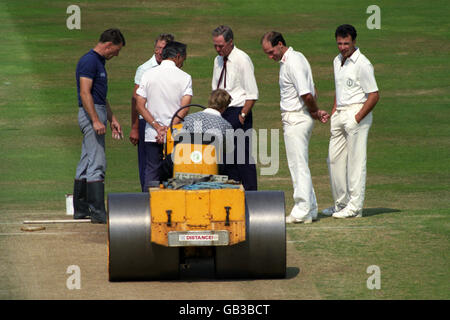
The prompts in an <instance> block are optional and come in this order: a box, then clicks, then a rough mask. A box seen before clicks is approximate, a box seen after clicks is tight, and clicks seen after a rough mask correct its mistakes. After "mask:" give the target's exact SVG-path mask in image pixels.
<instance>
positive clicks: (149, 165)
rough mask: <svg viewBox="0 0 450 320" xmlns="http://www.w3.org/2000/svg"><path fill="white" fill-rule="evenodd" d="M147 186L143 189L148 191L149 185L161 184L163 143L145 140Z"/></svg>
mask: <svg viewBox="0 0 450 320" xmlns="http://www.w3.org/2000/svg"><path fill="white" fill-rule="evenodd" d="M144 145H145V154H146V161H145V186H144V190H143V191H147V188H148V187H149V186H154V185H155V184H157V185H159V181H160V178H159V167H160V166H161V162H162V157H163V145H162V144H159V143H156V142H145V143H144Z"/></svg>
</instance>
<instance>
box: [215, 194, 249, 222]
mask: <svg viewBox="0 0 450 320" xmlns="http://www.w3.org/2000/svg"><path fill="white" fill-rule="evenodd" d="M210 192H211V195H210V199H211V201H210V203H211V204H210V208H211V213H212V215H213V217H212V220H213V221H225V220H226V209H225V207H230V216H229V219H230V221H245V193H244V190H241V189H213V190H210Z"/></svg>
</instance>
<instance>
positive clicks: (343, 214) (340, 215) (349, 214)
mask: <svg viewBox="0 0 450 320" xmlns="http://www.w3.org/2000/svg"><path fill="white" fill-rule="evenodd" d="M353 217H357V218H360V217H362V210H358V211H353V210H351V209H349V208H347V207H345V208H344V209H342V210H340V211H337V212H335V213H333V218H337V219H345V218H353Z"/></svg>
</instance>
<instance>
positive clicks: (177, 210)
mask: <svg viewBox="0 0 450 320" xmlns="http://www.w3.org/2000/svg"><path fill="white" fill-rule="evenodd" d="M150 209H151V211H150V212H151V216H152V222H156V223H158V222H167V220H168V216H167V210H172V213H171V221H172V222H184V221H185V215H186V191H184V190H173V189H161V190H155V191H150Z"/></svg>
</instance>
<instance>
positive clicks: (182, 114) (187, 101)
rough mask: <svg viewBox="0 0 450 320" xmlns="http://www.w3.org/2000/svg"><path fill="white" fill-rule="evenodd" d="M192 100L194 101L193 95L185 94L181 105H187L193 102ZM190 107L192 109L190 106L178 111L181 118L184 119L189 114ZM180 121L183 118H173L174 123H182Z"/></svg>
mask: <svg viewBox="0 0 450 320" xmlns="http://www.w3.org/2000/svg"><path fill="white" fill-rule="evenodd" d="M191 101H192V96H191V95H185V96H183V97H182V98H181V101H180V107H184V106H187V105H188V104H191ZM189 109H190V108H185V109H183V110H181V111H180V112H179V113H178V116H179V117H180V118H182V119H184V117H185V116H186V115H187V114H188V112H189ZM180 121H181V120H180V119H179V118H175V119H174V120H173V124H177V123H180Z"/></svg>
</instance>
